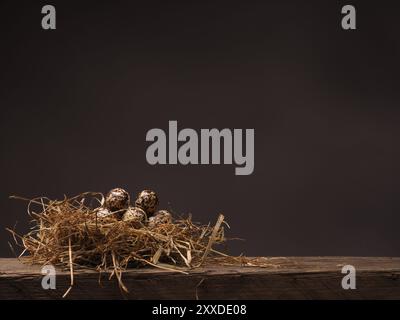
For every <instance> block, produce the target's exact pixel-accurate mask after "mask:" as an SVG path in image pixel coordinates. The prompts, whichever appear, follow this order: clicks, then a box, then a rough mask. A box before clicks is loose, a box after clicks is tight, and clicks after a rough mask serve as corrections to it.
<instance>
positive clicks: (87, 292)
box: [0, 257, 400, 300]
mask: <svg viewBox="0 0 400 320" xmlns="http://www.w3.org/2000/svg"><path fill="white" fill-rule="evenodd" d="M260 259H262V260H263V261H264V262H266V263H269V264H270V266H268V267H264V268H260V267H240V266H220V265H205V266H203V267H201V268H197V269H193V270H190V271H188V274H181V273H174V272H171V271H165V270H160V269H156V268H142V269H130V270H127V271H126V272H125V273H124V274H123V277H122V280H123V282H124V284H125V286H126V287H127V288H128V290H129V294H124V295H122V294H121V291H120V290H119V287H118V284H117V281H116V279H115V277H114V278H113V279H111V280H108V276H107V275H106V274H103V276H102V277H101V284H100V285H99V273H97V272H95V271H91V270H80V271H76V272H75V276H74V286H73V288H72V290H71V291H70V293H69V294H68V296H67V298H68V299H124V298H128V299H172V300H176V299H200V300H205V299H400V257H270V258H260ZM344 265H352V266H354V267H355V269H356V289H354V290H352V289H349V290H344V289H343V288H342V285H341V283H342V279H343V277H344V276H345V274H342V272H341V271H342V267H343V266H344ZM42 278H43V275H42V274H41V266H37V265H34V266H32V265H27V264H24V263H22V262H21V261H19V260H17V259H7V258H4V259H0V299H61V298H62V295H63V294H64V292H65V291H66V290H67V289H68V287H69V284H70V274H69V272H68V271H62V270H57V274H56V289H55V290H51V289H49V290H44V289H43V288H42V286H41V281H42Z"/></svg>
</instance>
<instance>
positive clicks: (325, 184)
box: [0, 0, 400, 256]
mask: <svg viewBox="0 0 400 320" xmlns="http://www.w3.org/2000/svg"><path fill="white" fill-rule="evenodd" d="M82 2H83V1H79V2H78V1H76V3H74V2H73V1H69V2H67V1H64V2H59V1H50V2H49V3H51V4H54V5H55V6H56V9H57V30H56V31H44V30H42V29H41V25H40V21H41V17H42V15H41V13H40V11H41V7H42V6H43V5H44V4H47V2H41V1H25V2H23V1H18V2H15V1H2V2H1V4H0V10H1V13H2V15H1V28H0V32H1V40H0V41H1V62H0V63H1V65H0V66H1V72H0V83H1V86H0V93H1V94H0V107H1V116H0V121H1V129H0V130H1V132H0V139H1V140H0V141H1V158H0V161H1V187H0V188H1V189H0V190H1V193H0V194H1V199H0V209H1V210H0V214H1V220H0V226H1V231H0V255H1V256H9V255H11V253H10V250H9V248H8V244H7V241H9V240H11V239H10V236H9V235H8V234H7V232H6V231H4V228H5V227H6V226H13V225H14V223H15V222H16V221H18V222H19V223H18V225H17V227H18V230H19V231H21V232H23V231H26V230H27V216H26V211H25V203H23V202H18V201H12V200H9V199H8V196H9V195H11V194H18V195H23V196H26V197H35V196H40V195H47V196H49V197H56V198H61V197H62V196H63V194H64V193H66V194H67V195H74V194H77V193H80V192H83V191H87V190H93V191H102V192H106V191H107V190H108V189H110V188H112V187H115V186H121V187H124V188H126V189H128V190H129V191H130V192H131V193H136V192H138V191H139V190H140V189H142V188H153V189H155V190H157V191H158V192H159V194H160V197H161V200H162V205H163V206H164V207H170V208H173V209H174V211H175V212H177V213H188V212H191V213H193V215H194V218H195V220H198V221H202V222H208V221H214V220H215V219H216V217H217V214H218V213H219V212H223V213H225V215H226V217H227V220H228V221H229V223H230V225H231V227H232V229H231V231H230V232H229V233H228V235H230V236H237V237H242V238H244V239H246V241H244V242H238V241H234V242H232V243H231V244H230V248H231V252H232V253H236V254H237V253H240V252H244V253H245V254H247V255H399V252H400V233H399V226H400V213H399V178H400V174H399V161H400V152H399V148H398V144H397V143H398V138H399V133H400V128H399V115H400V112H399V108H398V107H399V102H400V96H399V95H400V93H399V83H400V82H399V80H400V77H399V67H400V62H399V49H400V37H399V31H400V28H399V19H398V17H399V13H400V10H399V8H398V7H397V6H395V5H394V4H393V3H394V2H393V3H391V2H389V1H379V2H378V1H370V2H367V1H351V4H354V5H356V7H357V10H358V11H357V14H358V16H357V23H358V30H357V31H343V30H342V29H341V28H340V20H341V14H340V10H341V7H342V6H343V5H344V4H348V3H350V2H346V1H335V0H329V1H328V0H325V1H295V0H292V1H259V2H256V1H254V2H250V1H240V2H232V1H229V2H214V1H213V2H203V1H201V3H202V4H201V5H200V4H197V5H195V4H188V3H187V1H180V2H171V1H146V4H143V3H141V4H135V3H134V2H131V1H107V2H99V1H96V2H94V1H90V2H89V1H84V2H83V3H82ZM199 3H200V2H199ZM168 120H178V124H179V126H180V128H184V127H190V128H194V129H200V128H212V127H216V128H220V129H222V128H225V127H228V128H255V131H256V137H255V138H256V148H255V172H254V174H253V175H251V176H235V175H234V167H233V166H223V165H221V166H211V165H210V166H187V167H185V166H180V165H178V166H154V167H152V166H150V165H148V164H147V163H146V160H145V150H146V147H147V145H148V144H147V143H146V142H145V134H146V132H147V131H148V130H149V129H151V128H155V127H161V128H164V129H166V128H167V125H168Z"/></svg>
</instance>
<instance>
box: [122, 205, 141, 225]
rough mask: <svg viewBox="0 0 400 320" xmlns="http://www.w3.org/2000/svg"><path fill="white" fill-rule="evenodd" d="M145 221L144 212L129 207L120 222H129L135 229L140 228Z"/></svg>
mask: <svg viewBox="0 0 400 320" xmlns="http://www.w3.org/2000/svg"><path fill="white" fill-rule="evenodd" d="M145 220H146V212H144V211H143V210H142V209H140V208H137V207H129V208H128V210H126V212H125V213H124V215H123V217H122V221H125V222H129V223H130V224H132V225H133V226H134V227H135V228H140V227H142V226H143V223H144V222H145Z"/></svg>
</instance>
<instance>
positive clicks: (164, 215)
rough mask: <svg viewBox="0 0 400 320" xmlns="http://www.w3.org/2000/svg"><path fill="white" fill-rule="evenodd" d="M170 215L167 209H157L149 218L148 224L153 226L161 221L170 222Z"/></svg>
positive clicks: (161, 222)
mask: <svg viewBox="0 0 400 320" xmlns="http://www.w3.org/2000/svg"><path fill="white" fill-rule="evenodd" d="M171 222H172V215H171V214H170V213H169V212H168V211H167V210H159V211H157V212H156V213H155V214H154V216H153V217H150V218H149V223H148V226H149V227H150V228H153V227H155V226H157V225H159V224H163V223H171Z"/></svg>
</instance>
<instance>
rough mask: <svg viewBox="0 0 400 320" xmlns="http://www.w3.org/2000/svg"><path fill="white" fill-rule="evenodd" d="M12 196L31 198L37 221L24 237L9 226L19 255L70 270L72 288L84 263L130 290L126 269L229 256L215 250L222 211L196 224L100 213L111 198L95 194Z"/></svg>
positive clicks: (187, 265) (176, 266) (188, 264)
mask: <svg viewBox="0 0 400 320" xmlns="http://www.w3.org/2000/svg"><path fill="white" fill-rule="evenodd" d="M13 198H18V199H23V200H27V201H28V213H29V215H30V217H31V218H32V223H33V226H32V228H31V231H30V232H29V233H27V234H25V235H22V236H21V235H18V234H17V233H16V232H15V230H11V229H8V230H9V231H10V232H11V233H12V235H13V237H14V240H15V242H16V243H17V244H18V245H20V246H21V247H22V250H23V251H22V253H21V255H20V256H25V260H27V261H28V262H30V263H32V264H41V265H47V264H52V265H55V266H59V267H65V268H68V269H69V270H70V273H71V287H70V288H69V290H70V289H71V288H72V285H73V275H74V269H77V268H81V267H85V268H88V267H89V268H94V269H96V270H98V271H100V272H110V273H111V276H116V278H117V280H118V283H119V286H120V288H121V289H122V290H124V291H128V290H127V288H126V287H125V286H124V284H123V282H122V277H121V275H122V273H123V271H124V270H126V269H127V268H130V267H142V266H146V265H150V266H153V267H157V268H161V269H167V270H172V271H176V272H186V271H187V270H188V269H191V268H195V267H199V266H201V265H202V264H203V263H204V262H205V261H206V260H207V259H209V258H212V257H215V256H216V255H218V254H220V255H221V256H226V255H224V254H223V253H220V252H219V251H217V250H215V248H213V246H214V245H215V244H220V243H223V242H224V241H225V240H226V239H225V236H224V225H225V226H227V224H226V223H225V222H224V216H223V215H219V217H218V219H217V222H216V223H215V225H214V226H211V225H200V224H197V223H194V222H193V221H192V219H191V217H190V216H189V217H188V218H186V219H184V218H175V217H171V218H170V219H159V220H157V219H156V217H157V215H155V216H153V220H151V219H150V218H149V217H147V216H146V215H145V216H144V217H141V219H125V218H124V219H122V218H121V215H119V214H118V211H124V210H125V209H124V210H117V211H116V212H112V214H106V215H104V214H102V212H103V211H104V209H106V208H107V203H106V201H105V199H106V198H107V197H104V196H103V194H101V193H92V192H87V193H82V194H79V195H77V196H75V197H72V198H67V197H65V198H64V199H63V200H50V199H48V198H45V197H41V198H35V199H24V198H20V197H13ZM157 204H158V200H157ZM135 210H141V209H140V208H137V209H135ZM163 211H164V212H165V210H163ZM143 212H145V210H143ZM185 270H186V271H185ZM69 290H68V291H67V292H66V294H67V293H68V292H69ZM66 294H65V295H66Z"/></svg>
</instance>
